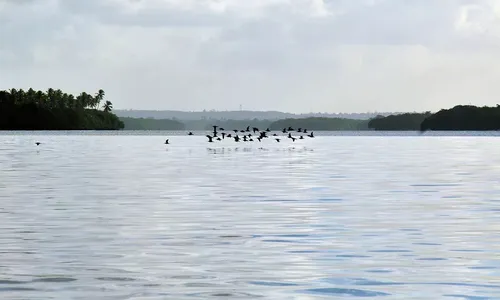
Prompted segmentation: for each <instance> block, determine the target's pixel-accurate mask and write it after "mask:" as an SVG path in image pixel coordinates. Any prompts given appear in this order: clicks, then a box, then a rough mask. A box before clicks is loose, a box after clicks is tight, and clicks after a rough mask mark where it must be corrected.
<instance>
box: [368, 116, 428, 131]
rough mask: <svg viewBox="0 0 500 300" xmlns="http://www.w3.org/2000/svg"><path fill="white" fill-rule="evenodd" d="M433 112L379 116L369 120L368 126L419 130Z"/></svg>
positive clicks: (384, 128)
mask: <svg viewBox="0 0 500 300" xmlns="http://www.w3.org/2000/svg"><path fill="white" fill-rule="evenodd" d="M431 115H432V114H431V112H425V113H404V114H399V115H389V116H385V117H384V116H377V117H375V118H373V119H371V120H370V121H368V128H370V129H374V130H384V131H393V130H399V131H403V130H408V131H418V130H420V125H421V124H422V122H423V121H424V120H425V119H426V118H428V117H429V116H431Z"/></svg>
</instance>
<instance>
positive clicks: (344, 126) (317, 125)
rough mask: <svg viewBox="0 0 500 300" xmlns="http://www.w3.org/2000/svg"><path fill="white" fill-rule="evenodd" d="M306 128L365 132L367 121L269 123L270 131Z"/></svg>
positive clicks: (312, 120) (291, 121) (319, 120)
mask: <svg viewBox="0 0 500 300" xmlns="http://www.w3.org/2000/svg"><path fill="white" fill-rule="evenodd" d="M289 126H290V127H293V128H307V129H309V130H327V131H337V130H346V131H352V130H353V131H356V130H367V129H368V120H356V119H344V118H314V117H313V118H304V119H283V120H278V121H276V122H273V123H271V125H270V129H271V130H282V129H283V128H285V127H287V128H288V127H289Z"/></svg>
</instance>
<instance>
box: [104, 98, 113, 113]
mask: <svg viewBox="0 0 500 300" xmlns="http://www.w3.org/2000/svg"><path fill="white" fill-rule="evenodd" d="M102 107H103V110H104V111H105V112H111V110H112V109H113V103H111V101H109V100H107V101H106V102H105V103H104V105H103V106H102Z"/></svg>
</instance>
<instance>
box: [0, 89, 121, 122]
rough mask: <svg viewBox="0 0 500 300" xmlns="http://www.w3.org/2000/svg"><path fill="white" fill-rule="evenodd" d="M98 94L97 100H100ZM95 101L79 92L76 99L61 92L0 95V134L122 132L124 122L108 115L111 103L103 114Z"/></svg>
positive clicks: (101, 92) (11, 92)
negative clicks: (59, 130) (76, 130)
mask: <svg viewBox="0 0 500 300" xmlns="http://www.w3.org/2000/svg"><path fill="white" fill-rule="evenodd" d="M103 96H104V91H102V90H100V91H99V92H98V96H97V97H96V98H100V99H102V97H103ZM96 101H97V100H95V99H94V97H92V96H91V95H89V94H87V93H85V92H82V93H81V94H80V95H78V96H77V97H76V98H75V96H73V95H72V94H68V93H64V92H63V91H61V90H60V89H58V90H54V89H52V88H50V89H48V90H47V92H43V91H35V90H33V89H32V88H30V89H28V90H27V91H26V92H25V91H24V90H23V89H19V90H16V89H10V90H9V91H0V130H5V129H7V130H18V129H22V130H58V129H64V130H73V129H80V130H82V129H121V128H123V126H124V125H123V122H122V121H121V120H120V119H119V118H118V117H117V116H116V115H114V114H113V113H111V109H112V103H111V102H110V101H106V103H105V105H104V111H98V110H95V109H92V110H90V109H86V108H87V107H96V103H99V102H96Z"/></svg>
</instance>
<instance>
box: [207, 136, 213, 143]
mask: <svg viewBox="0 0 500 300" xmlns="http://www.w3.org/2000/svg"><path fill="white" fill-rule="evenodd" d="M206 137H207V138H208V142H209V143H213V142H214V141H213V140H212V139H213V137H212V136H211V135H208V134H207V135H206Z"/></svg>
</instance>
